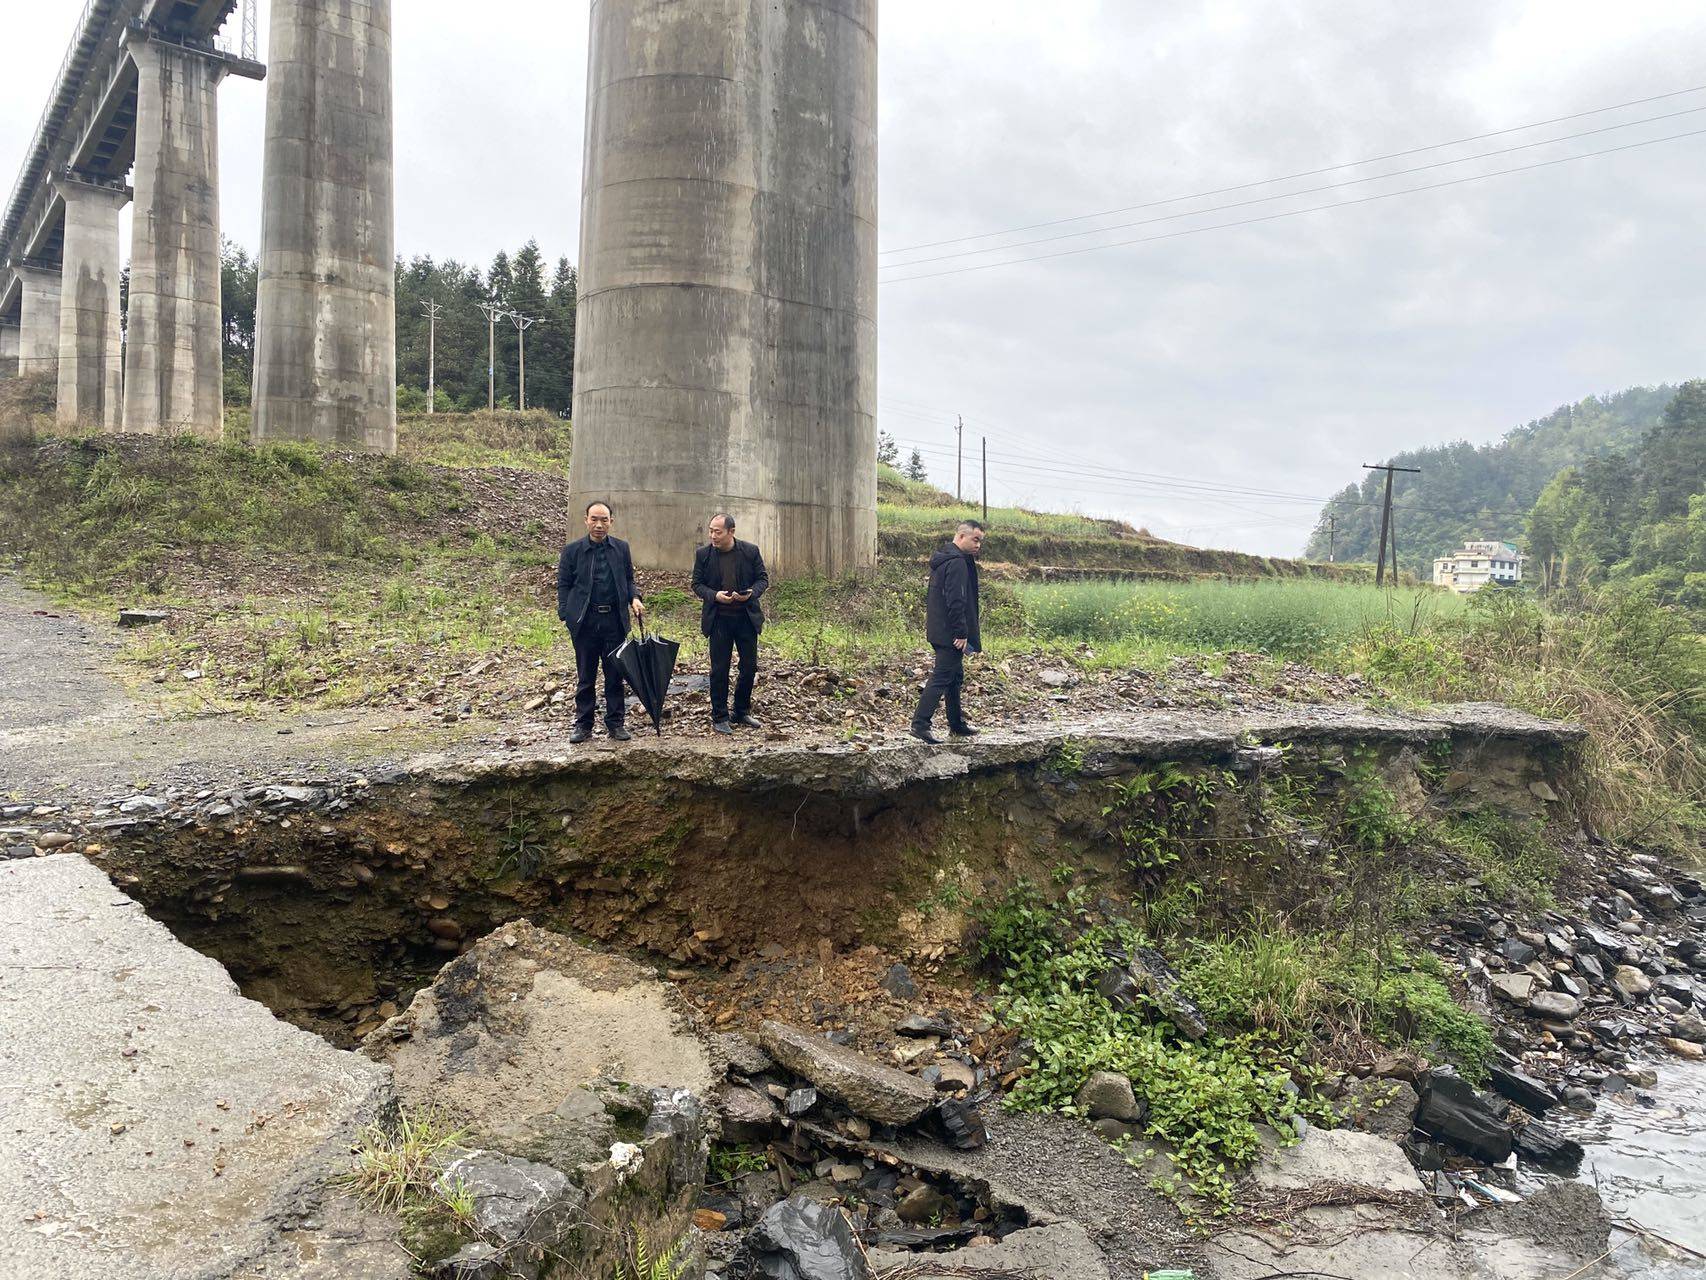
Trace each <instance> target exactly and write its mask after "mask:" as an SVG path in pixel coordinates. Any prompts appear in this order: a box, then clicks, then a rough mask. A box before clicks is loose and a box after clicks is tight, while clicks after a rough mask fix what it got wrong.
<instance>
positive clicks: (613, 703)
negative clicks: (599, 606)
mask: <svg viewBox="0 0 1706 1280" xmlns="http://www.w3.org/2000/svg"><path fill="white" fill-rule="evenodd" d="M622 623H623V619H622V617H621V615H619V614H618V613H616V612H615V610H612V611H611V612H609V613H593V612H591V611H589V612H588V613H587V615H586V618H585V619H584V620H583V621H582V622H581V628H580V630H579V631H577V632H575V724H576V725H577V726H579V727H580V728H582V729H590V728H592V716H593V712H594V711H595V710H596V709H597V698H596V696H595V691H596V690H597V687H598V667H599V664H600V663H603V664H604V723H605V724H607V725H617V724H621V723H622V720H623V718H624V716H625V714H626V712H627V706H628V703H627V692H626V688H625V685H624V682H623V680H622V672H621V671H620V670H619V669H618V668H617V666H616V663H615V661H614V660H613V659H612V658H611V656H610V655H611V654H613V653H615V652H616V647H617V646H618V645H620V644H621V643H622V641H623V640H625V639H626V638H627V635H628V629H627V628H626V627H625V626H623V625H622Z"/></svg>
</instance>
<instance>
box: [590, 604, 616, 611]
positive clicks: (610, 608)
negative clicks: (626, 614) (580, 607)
mask: <svg viewBox="0 0 1706 1280" xmlns="http://www.w3.org/2000/svg"><path fill="white" fill-rule="evenodd" d="M592 611H593V612H594V613H615V612H616V606H615V605H613V604H595V605H593V606H592Z"/></svg>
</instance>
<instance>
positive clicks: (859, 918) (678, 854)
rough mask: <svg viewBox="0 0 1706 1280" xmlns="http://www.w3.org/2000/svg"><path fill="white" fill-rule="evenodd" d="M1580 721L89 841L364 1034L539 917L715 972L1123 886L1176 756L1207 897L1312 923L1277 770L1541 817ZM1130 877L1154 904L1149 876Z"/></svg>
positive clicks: (1093, 745) (698, 754) (819, 772)
mask: <svg viewBox="0 0 1706 1280" xmlns="http://www.w3.org/2000/svg"><path fill="white" fill-rule="evenodd" d="M1577 736H1578V735H1577V733H1576V731H1575V730H1573V729H1571V728H1569V727H1567V726H1560V725H1556V724H1550V723H1547V722H1543V721H1538V720H1534V719H1532V718H1530V717H1525V716H1521V715H1518V714H1515V713H1512V712H1509V711H1506V710H1503V709H1500V708H1490V707H1461V708H1456V709H1453V710H1452V711H1451V712H1449V713H1445V712H1442V713H1440V714H1438V715H1436V716H1432V717H1418V716H1404V715H1379V714H1371V713H1368V712H1364V711H1353V710H1348V709H1343V708H1334V707H1299V708H1294V709H1292V710H1290V711H1286V712H1274V713H1271V714H1261V715H1250V714H1244V715H1238V716H1234V715H1232V714H1229V713H1219V714H1213V713H1164V714H1154V715H1149V716H1141V717H1128V718H1124V719H1119V720H1108V721H1103V722H1097V723H1094V724H1085V725H1081V726H1068V727H1067V728H1066V731H1064V732H1062V731H1061V729H1060V728H1059V727H1055V728H1053V729H1051V730H1050V731H1049V732H1048V733H1038V734H1024V733H1001V734H991V735H988V737H986V738H984V739H980V740H979V741H978V742H977V744H976V745H975V746H966V747H953V748H928V747H924V746H922V745H912V746H898V745H897V746H887V747H881V748H877V749H872V750H861V749H854V748H847V749H835V748H828V749H818V750H804V749H790V748H775V749H759V750H756V751H754V752H752V753H750V754H745V755H726V754H718V753H716V752H714V751H710V750H683V749H682V748H681V746H680V745H679V744H656V745H652V746H649V747H648V746H646V745H644V744H636V747H635V748H630V749H628V750H624V751H620V752H616V751H594V752H591V753H581V754H573V755H560V754H544V753H517V752H511V753H506V754H498V755H492V756H482V757H477V758H470V759H461V760H450V759H445V758H429V759H423V760H420V761H416V762H414V763H412V764H411V765H410V766H409V767H407V768H405V769H401V770H398V771H396V772H394V773H390V774H388V775H385V776H379V777H372V778H364V777H358V776H353V775H352V776H346V777H342V778H338V779H315V780H305V781H300V782H296V783H283V782H280V783H275V784H270V785H262V786H255V787H251V788H248V789H245V790H241V791H235V792H231V793H228V794H221V793H213V792H203V793H199V794H197V795H195V796H193V797H185V798H183V799H181V800H180V801H177V802H173V803H168V802H164V801H162V802H158V803H157V804H139V803H137V802H136V801H135V800H134V799H133V800H132V801H130V802H127V803H126V804H125V806H124V812H122V813H121V812H109V815H108V816H106V817H104V818H100V817H97V818H95V819H94V820H93V821H92V822H91V823H90V825H89V828H88V838H89V840H90V842H91V844H92V845H93V846H94V847H95V851H96V856H97V857H98V859H99V861H100V862H101V864H102V865H103V866H105V867H106V868H107V869H108V870H109V871H111V872H112V873H113V874H114V876H115V878H116V879H117V880H118V881H119V883H121V884H123V885H124V886H125V887H126V888H127V889H128V890H129V891H130V892H133V893H135V894H136V895H137V896H138V897H139V898H140V899H141V900H142V901H143V902H144V903H145V904H146V905H147V906H148V908H149V910H150V911H151V912H153V913H154V914H155V915H157V916H158V917H159V918H160V919H162V920H164V921H166V922H167V923H168V924H170V925H171V927H172V928H173V929H174V930H175V931H176V932H177V933H178V934H179V936H180V937H182V938H183V939H184V940H185V941H186V942H188V943H189V944H190V945H192V946H194V947H196V948H197V949H199V950H203V951H205V952H207V953H208V954H211V955H214V956H215V957H217V958H218V959H220V960H221V961H222V962H224V963H225V964H226V965H227V966H228V967H229V968H230V969H231V971H232V972H233V974H234V975H235V976H236V977H237V978H238V980H239V982H241V983H242V984H243V985H244V989H245V990H246V991H247V992H249V993H250V994H252V995H254V996H256V997H257V998H259V999H262V1000H264V1001H265V1002H266V1003H268V1004H270V1005H271V1006H273V1007H274V1008H275V1009H277V1010H279V1011H280V1012H282V1013H284V1014H285V1015H286V1016H289V1017H292V1018H294V1019H296V1020H298V1021H302V1022H304V1023H306V1024H307V1025H313V1026H316V1027H318V1028H319V1029H322V1030H327V1029H335V1028H336V1027H337V1026H338V1025H339V1024H340V1023H341V1024H343V1025H345V1026H347V1027H350V1028H357V1027H360V1026H362V1025H363V1024H365V1023H367V1022H371V1021H373V1020H375V1018H377V1017H380V1016H388V1012H387V1011H385V1010H383V1008H382V1006H383V1005H384V1004H385V1003H387V1002H394V1001H395V1000H396V999H397V998H398V996H399V995H401V994H402V993H404V992H405V991H406V990H407V989H410V988H411V987H412V985H413V983H414V982H415V981H417V980H418V979H419V978H421V977H424V976H425V975H426V974H428V973H430V972H431V970H432V969H433V968H435V967H436V966H437V965H438V964H440V963H442V962H443V960H444V959H445V958H447V957H448V956H450V955H454V954H456V953H457V952H459V951H460V950H462V949H463V948H464V947H466V946H467V945H469V944H470V943H471V941H472V940H473V939H475V938H477V937H479V936H481V935H482V934H483V933H485V932H487V931H488V930H489V929H491V928H492V927H494V926H495V925H497V924H500V923H502V922H504V921H507V920H512V919H516V918H519V917H522V916H527V917H529V918H531V919H533V920H534V921H536V922H538V923H540V924H543V925H546V926H547V927H553V928H558V929H565V930H569V931H572V932H574V933H577V934H579V935H581V936H585V937H591V938H594V939H597V940H598V941H600V942H603V943H606V944H610V945H613V946H617V947H621V948H625V949H628V950H632V951H647V952H650V953H652V954H654V955H656V956H658V957H659V958H660V959H663V958H667V961H668V962H669V963H671V964H673V965H677V966H683V965H690V966H694V967H695V968H696V969H697V970H699V971H705V972H711V973H715V972H718V971H721V970H726V969H728V968H731V967H732V966H733V965H734V964H735V963H736V961H737V960H739V959H740V958H742V957H748V956H752V955H754V954H757V953H760V952H761V951H762V952H766V953H768V954H771V955H779V954H784V953H790V952H802V951H803V952H808V953H810V952H818V953H823V954H825V955H827V954H830V953H834V952H836V951H841V950H844V949H846V948H849V947H855V946H860V945H875V946H878V947H883V948H889V949H893V950H895V951H897V952H903V953H913V954H919V953H927V952H928V951H929V950H930V949H931V948H932V947H933V946H956V945H957V943H958V941H959V939H960V937H961V935H962V934H963V932H964V930H965V928H966V926H967V923H968V919H969V916H970V915H971V914H972V910H973V908H974V907H975V905H976V904H977V903H979V902H982V901H987V900H988V899H989V898H990V897H991V896H992V895H999V894H1000V893H1001V892H1003V891H1004V890H1005V889H1006V888H1007V887H1009V886H1011V885H1012V884H1014V883H1015V882H1017V881H1018V880H1020V879H1021V878H1029V879H1032V880H1035V881H1038V882H1047V881H1048V880H1049V879H1050V878H1051V877H1052V878H1053V879H1054V880H1055V881H1057V882H1058V881H1060V879H1061V877H1062V875H1082V876H1086V877H1089V878H1091V879H1095V878H1098V877H1105V878H1106V879H1107V880H1108V882H1109V883H1110V884H1112V883H1113V882H1114V881H1115V880H1116V879H1118V878H1121V877H1127V878H1129V877H1130V875H1131V869H1132V867H1133V865H1134V863H1133V856H1134V855H1133V851H1132V849H1131V848H1130V847H1128V846H1129V841H1130V838H1131V837H1130V833H1129V830H1127V831H1125V832H1124V833H1123V834H1122V832H1121V830H1120V828H1119V825H1118V815H1117V814H1115V815H1114V817H1113V818H1112V819H1110V815H1109V813H1108V805H1109V798H1110V795H1111V794H1112V790H1113V789H1114V788H1115V787H1116V786H1117V784H1118V783H1120V782H1121V781H1122V780H1129V779H1131V778H1133V777H1135V776H1138V775H1146V774H1147V772H1150V771H1153V770H1154V769H1155V768H1156V767H1157V766H1160V765H1166V766H1168V767H1169V768H1174V769H1177V770H1179V771H1181V774H1182V775H1192V776H1200V777H1201V778H1203V779H1204V780H1205V781H1204V783H1203V788H1204V789H1203V790H1202V792H1201V794H1202V795H1203V796H1204V797H1206V798H1208V802H1207V803H1204V804H1202V805H1200V806H1197V807H1196V808H1194V809H1193V810H1192V814H1191V816H1190V818H1189V821H1188V822H1186V823H1184V824H1183V825H1179V824H1177V823H1176V824H1175V825H1176V826H1177V830H1175V831H1173V832H1172V834H1173V836H1174V837H1176V839H1177V843H1178V845H1179V847H1180V848H1181V849H1183V850H1185V851H1186V852H1185V854H1184V856H1185V857H1186V858H1188V859H1193V860H1196V861H1197V862H1198V863H1200V868H1199V872H1198V876H1197V878H1198V880H1199V881H1200V882H1201V883H1203V884H1204V885H1206V886H1207V897H1206V898H1205V899H1204V900H1203V901H1202V902H1201V903H1200V904H1199V908H1198V909H1199V910H1201V911H1203V912H1204V913H1205V914H1206V913H1213V912H1216V911H1220V912H1224V913H1234V912H1237V911H1240V910H1245V909H1248V908H1249V907H1251V906H1261V907H1264V908H1266V909H1275V910H1285V911H1293V912H1303V913H1308V912H1310V911H1315V912H1316V913H1317V914H1320V913H1324V912H1328V911H1331V910H1332V909H1333V908H1332V905H1331V902H1330V901H1329V897H1328V896H1324V895H1327V894H1328V891H1329V889H1331V891H1332V892H1337V891H1338V888H1339V887H1338V886H1334V885H1333V884H1332V881H1333V879H1334V873H1333V871H1332V869H1331V868H1329V867H1327V866H1325V865H1323V866H1321V867H1319V868H1316V871H1315V873H1309V867H1310V860H1311V859H1314V858H1318V857H1319V856H1321V855H1320V851H1319V850H1312V849H1311V848H1310V847H1309V845H1308V843H1307V842H1302V843H1297V842H1293V841H1291V839H1290V837H1289V836H1288V835H1286V834H1285V833H1284V832H1282V831H1280V830H1278V829H1277V828H1275V827H1274V826H1273V825H1272V823H1271V822H1270V820H1269V819H1270V815H1269V814H1267V813H1266V811H1265V810H1266V806H1268V805H1269V804H1270V800H1269V798H1268V796H1269V790H1270V788H1269V785H1268V784H1269V780H1271V779H1272V778H1273V777H1276V776H1278V775H1280V774H1291V775H1296V776H1297V777H1299V778H1305V777H1306V778H1307V779H1309V785H1310V786H1311V787H1315V788H1322V787H1325V788H1328V789H1330V788H1331V787H1332V786H1333V785H1335V784H1334V779H1335V778H1337V777H1339V776H1341V775H1343V773H1344V772H1345V770H1346V769H1347V768H1348V767H1349V765H1350V763H1351V762H1358V767H1365V768H1378V769H1379V770H1380V771H1382V773H1383V775H1384V776H1385V777H1387V778H1388V780H1389V784H1390V785H1391V786H1392V788H1393V790H1394V792H1395V793H1396V794H1399V795H1401V796H1404V797H1406V798H1407V800H1406V802H1407V803H1410V804H1413V805H1415V806H1418V807H1419V806H1433V807H1434V808H1435V809H1437V810H1440V811H1446V810H1449V809H1451V808H1453V807H1473V808H1477V809H1481V810H1490V811H1498V812H1503V813H1506V814H1512V815H1519V816H1526V817H1531V818H1544V817H1545V816H1546V815H1547V814H1548V813H1549V812H1558V811H1560V810H1561V809H1562V807H1563V806H1564V805H1565V803H1566V802H1565V801H1564V800H1563V799H1562V797H1564V796H1566V795H1568V794H1569V791H1570V787H1569V784H1568V780H1567V775H1568V773H1569V769H1570V758H1571V752H1572V750H1573V748H1574V745H1575V742H1576V741H1577ZM1300 869H1301V870H1302V871H1303V872H1304V874H1299V872H1300ZM1443 874H1450V872H1449V871H1447V872H1445V873H1443ZM1458 874H1462V873H1461V871H1460V872H1459V873H1458ZM1135 883H1136V886H1137V890H1138V894H1139V897H1140V898H1141V896H1142V894H1143V892H1144V887H1145V885H1146V884H1147V885H1148V886H1149V888H1150V889H1151V890H1153V889H1154V888H1155V886H1156V881H1155V880H1154V879H1153V878H1151V879H1149V880H1146V879H1145V878H1144V877H1143V876H1141V875H1139V876H1138V877H1137V879H1136V881H1135ZM1124 891H1125V892H1127V893H1129V892H1130V883H1129V881H1128V882H1126V888H1125V890H1124Z"/></svg>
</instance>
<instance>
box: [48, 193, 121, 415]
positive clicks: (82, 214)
mask: <svg viewBox="0 0 1706 1280" xmlns="http://www.w3.org/2000/svg"><path fill="white" fill-rule="evenodd" d="M53 185H54V190H55V191H57V192H58V193H59V197H60V199H61V200H63V201H64V202H65V259H64V267H63V271H62V273H61V277H60V278H61V291H60V306H59V421H60V422H61V423H65V424H68V425H78V424H81V425H83V426H89V427H99V428H101V429H102V430H103V431H117V430H118V428H119V422H120V389H121V388H122V387H123V385H124V376H123V372H124V371H123V369H122V368H121V366H120V363H119V362H120V360H121V358H122V356H121V354H120V353H121V351H122V343H121V342H120V339H119V296H118V295H119V244H118V214H119V210H120V209H122V208H123V207H124V206H125V205H126V204H128V203H130V191H129V189H128V188H125V187H111V186H105V185H97V184H94V183H90V182H84V181H80V180H78V179H76V178H70V177H67V178H60V179H58V180H56V181H55V182H54V184H53Z"/></svg>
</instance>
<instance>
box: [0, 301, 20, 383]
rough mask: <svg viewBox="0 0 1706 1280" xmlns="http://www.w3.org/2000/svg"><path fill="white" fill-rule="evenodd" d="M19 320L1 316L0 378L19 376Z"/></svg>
mask: <svg viewBox="0 0 1706 1280" xmlns="http://www.w3.org/2000/svg"><path fill="white" fill-rule="evenodd" d="M18 338H19V332H18V322H17V321H16V320H8V319H6V318H5V317H3V316H0V378H15V377H17V376H18Z"/></svg>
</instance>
